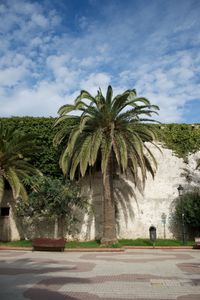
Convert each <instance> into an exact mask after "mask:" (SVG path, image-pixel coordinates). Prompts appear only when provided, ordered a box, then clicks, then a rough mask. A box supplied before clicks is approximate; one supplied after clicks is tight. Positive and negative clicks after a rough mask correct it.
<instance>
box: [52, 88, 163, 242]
mask: <svg viewBox="0 0 200 300" xmlns="http://www.w3.org/2000/svg"><path fill="white" fill-rule="evenodd" d="M158 109H159V108H158V107H157V106H155V105H151V104H150V102H149V100H147V99H146V98H143V97H142V98H141V97H140V98H138V97H137V95H136V90H134V89H133V90H127V91H125V92H124V93H123V94H121V95H118V96H116V97H114V98H113V91H112V87H111V86H108V89H107V94H106V97H104V96H103V95H102V92H101V90H100V89H99V91H98V93H97V96H95V97H93V96H92V95H90V94H89V93H88V92H87V91H81V93H80V95H79V96H78V97H77V98H76V100H75V102H74V104H73V105H70V104H67V105H64V106H62V107H61V108H60V109H59V111H58V113H59V117H58V119H57V120H56V122H55V126H56V125H58V124H60V123H61V124H64V126H61V127H59V128H60V129H59V130H58V132H57V133H56V135H55V138H54V143H55V144H60V143H66V140H67V136H68V140H67V143H66V144H65V146H64V150H63V152H62V154H61V157H60V166H61V168H62V171H63V173H64V174H66V175H67V174H69V176H70V179H74V177H75V174H76V171H77V170H79V171H80V173H81V175H82V176H84V175H85V174H86V170H87V169H88V168H92V167H94V165H95V163H96V162H97V160H98V159H100V161H101V172H102V178H103V195H104V203H103V207H104V210H103V211H104V222H103V224H104V225H103V237H102V239H101V242H102V243H104V244H110V243H113V242H116V240H117V238H116V224H115V204H114V196H113V172H114V171H116V166H117V168H118V170H119V171H120V172H121V173H124V174H127V172H128V171H129V172H130V173H131V174H132V176H133V180H134V182H135V185H136V186H138V184H139V181H140V179H142V183H143V184H144V183H145V180H146V176H147V172H148V171H149V172H150V173H151V175H152V176H154V173H155V168H153V166H156V160H155V158H154V156H153V154H152V153H151V151H150V150H149V148H148V146H147V145H146V144H145V142H149V143H153V141H154V138H155V132H154V130H153V129H152V127H151V126H147V124H145V122H148V121H150V120H151V119H149V117H151V115H152V113H156V111H157V110H158ZM72 111H74V112H76V113H77V114H75V115H72V114H71V112H72ZM66 120H68V121H67V122H65V121H66ZM69 121H70V122H69ZM151 121H154V120H151ZM63 122H64V123H63ZM139 170H140V171H139Z"/></svg>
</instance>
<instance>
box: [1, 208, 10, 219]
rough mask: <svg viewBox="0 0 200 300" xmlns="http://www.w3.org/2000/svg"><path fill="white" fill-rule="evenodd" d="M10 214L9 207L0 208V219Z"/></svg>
mask: <svg viewBox="0 0 200 300" xmlns="http://www.w3.org/2000/svg"><path fill="white" fill-rule="evenodd" d="M9 214H10V207H1V217H8V216H9Z"/></svg>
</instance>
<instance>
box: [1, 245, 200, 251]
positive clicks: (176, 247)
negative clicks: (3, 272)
mask: <svg viewBox="0 0 200 300" xmlns="http://www.w3.org/2000/svg"><path fill="white" fill-rule="evenodd" d="M129 249H163V250H164V249H168V250H170V249H172V250H173V249H179V250H181V249H194V247H193V246H155V247H153V246H123V247H121V248H65V250H64V252H124V251H126V250H129ZM1 250H19V251H33V248H31V247H6V246H0V251H1ZM43 252H44V251H43ZM52 252H53V251H52Z"/></svg>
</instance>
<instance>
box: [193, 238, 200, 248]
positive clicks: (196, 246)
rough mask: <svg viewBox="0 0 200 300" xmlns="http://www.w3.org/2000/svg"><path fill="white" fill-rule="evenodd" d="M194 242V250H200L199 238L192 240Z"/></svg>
mask: <svg viewBox="0 0 200 300" xmlns="http://www.w3.org/2000/svg"><path fill="white" fill-rule="evenodd" d="M194 241H195V245H194V248H195V249H200V237H196V238H195V239H194Z"/></svg>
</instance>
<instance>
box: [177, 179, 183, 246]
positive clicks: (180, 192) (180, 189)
mask: <svg viewBox="0 0 200 300" xmlns="http://www.w3.org/2000/svg"><path fill="white" fill-rule="evenodd" d="M177 190H178V195H179V198H180V200H181V228H182V243H183V245H185V220H184V211H183V199H182V196H183V191H184V188H183V187H182V185H180V184H179V186H178V187H177Z"/></svg>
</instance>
